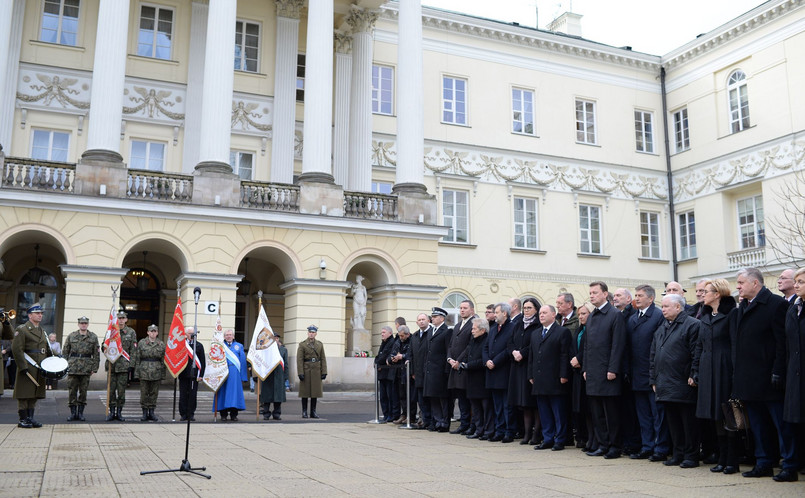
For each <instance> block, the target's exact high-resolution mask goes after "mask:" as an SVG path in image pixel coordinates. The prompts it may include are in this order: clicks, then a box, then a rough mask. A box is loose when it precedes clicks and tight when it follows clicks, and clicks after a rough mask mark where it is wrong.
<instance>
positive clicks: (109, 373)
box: [104, 285, 117, 418]
mask: <svg viewBox="0 0 805 498" xmlns="http://www.w3.org/2000/svg"><path fill="white" fill-rule="evenodd" d="M115 298H117V288H116V287H115V286H114V285H113V286H112V313H115ZM115 319H117V318H115ZM108 328H109V327H108V326H107V329H108ZM106 333H107V334H108V333H109V331H108V330H107V331H106ZM104 351H105V350H104ZM106 365H107V366H108V367H109V368H108V369H107V370H106V418H109V403H110V402H111V399H110V398H111V396H112V368H113V367H114V366H115V364H114V363H110V362H109V358H107V359H106Z"/></svg>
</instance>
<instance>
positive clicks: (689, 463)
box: [679, 460, 699, 469]
mask: <svg viewBox="0 0 805 498" xmlns="http://www.w3.org/2000/svg"><path fill="white" fill-rule="evenodd" d="M698 466H699V462H697V461H695V460H682V463H680V464H679V467H680V468H682V469H693V468H695V467H698Z"/></svg>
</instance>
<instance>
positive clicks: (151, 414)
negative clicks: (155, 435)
mask: <svg viewBox="0 0 805 498" xmlns="http://www.w3.org/2000/svg"><path fill="white" fill-rule="evenodd" d="M154 410H155V408H149V409H148V420H153V421H154V422H159V419H158V418H157V416H156V414H155V413H154Z"/></svg>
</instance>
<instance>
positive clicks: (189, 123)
mask: <svg viewBox="0 0 805 498" xmlns="http://www.w3.org/2000/svg"><path fill="white" fill-rule="evenodd" d="M208 13H209V4H208V3H207V2H206V1H204V0H193V13H192V14H191V16H190V55H189V57H188V59H187V96H186V99H187V100H186V101H185V119H184V143H183V146H182V173H192V172H193V169H194V168H195V167H196V164H198V162H199V147H201V94H202V91H203V86H204V47H205V46H206V43H207V17H208Z"/></svg>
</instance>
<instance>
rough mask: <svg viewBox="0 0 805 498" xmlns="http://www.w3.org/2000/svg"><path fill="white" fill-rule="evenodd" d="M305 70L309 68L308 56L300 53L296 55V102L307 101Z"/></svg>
mask: <svg viewBox="0 0 805 498" xmlns="http://www.w3.org/2000/svg"><path fill="white" fill-rule="evenodd" d="M305 68H307V56H306V55H305V54H304V53H302V52H299V53H297V54H296V101H297V102H304V101H305Z"/></svg>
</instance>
